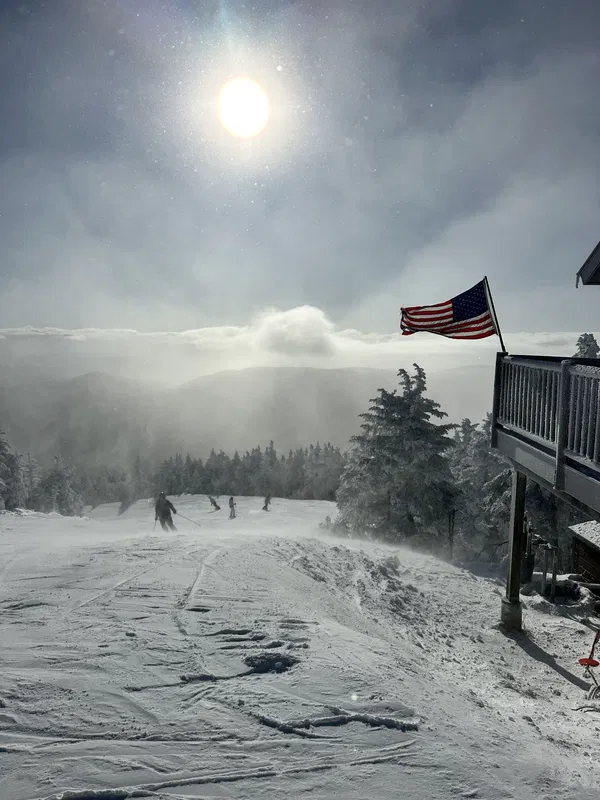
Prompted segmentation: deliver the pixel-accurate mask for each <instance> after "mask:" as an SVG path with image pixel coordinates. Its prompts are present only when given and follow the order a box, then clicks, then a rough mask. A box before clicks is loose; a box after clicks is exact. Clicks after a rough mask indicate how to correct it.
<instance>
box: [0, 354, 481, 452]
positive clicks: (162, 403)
mask: <svg viewBox="0 0 600 800" xmlns="http://www.w3.org/2000/svg"><path fill="white" fill-rule="evenodd" d="M396 386H397V378H396V373H395V371H393V370H380V369H315V368H299V367H298V368H296V367H276V368H275V367H273V368H270V367H269V368H252V369H243V370H231V371H226V372H219V373H214V374H211V375H207V376H204V377H202V378H199V379H196V380H194V381H193V382H191V383H187V384H184V385H183V386H179V387H177V388H173V389H170V390H165V389H164V388H160V387H157V386H155V385H152V384H150V383H147V382H142V381H132V380H126V379H123V378H117V377H114V376H111V375H107V374H103V373H98V372H94V373H89V374H85V375H80V376H78V377H74V378H70V379H66V380H53V379H46V380H38V381H35V380H33V378H31V377H28V378H23V377H22V378H21V380H17V381H13V383H12V384H4V383H3V384H2V386H1V387H0V428H3V429H4V430H6V433H7V434H8V436H9V438H10V439H11V441H12V442H13V443H14V445H15V446H16V447H17V448H18V449H19V450H20V451H21V452H31V453H32V455H35V456H36V457H37V458H38V459H39V460H40V461H41V462H42V463H47V462H48V461H49V460H50V459H51V458H52V456H53V455H54V454H55V453H60V454H61V455H62V456H63V457H64V458H65V459H66V460H67V461H69V462H71V463H74V464H77V465H81V466H84V465H85V466H92V465H94V466H97V465H102V464H113V465H116V464H122V465H127V464H130V463H131V461H132V460H133V459H134V458H135V455H136V454H137V453H140V455H142V456H143V457H145V458H149V459H150V460H151V461H152V462H154V463H156V462H158V461H160V460H162V459H163V458H165V457H168V456H170V455H173V454H174V453H175V452H184V453H185V452H187V451H189V452H190V453H192V454H193V455H196V456H202V457H204V456H206V455H208V453H209V452H210V450H211V448H213V447H214V448H215V449H223V450H225V451H226V452H233V451H234V450H235V449H239V450H241V451H244V450H246V449H250V448H251V447H254V446H256V445H257V444H266V443H268V442H269V441H270V440H271V439H272V440H273V441H274V442H275V446H276V447H277V449H278V450H279V451H282V452H283V451H286V450H288V449H289V448H295V447H299V446H306V445H308V444H310V443H316V442H317V441H320V442H325V441H330V442H332V443H334V444H337V445H340V446H341V447H345V446H346V445H347V442H348V440H349V438H350V436H351V435H352V434H353V433H356V432H357V431H358V429H359V426H360V419H359V418H358V415H359V414H360V413H362V412H363V411H366V410H367V408H368V401H369V399H370V398H372V397H374V396H375V394H376V393H377V390H378V389H379V388H381V387H385V388H387V389H393V388H395V387H396ZM429 390H430V394H431V396H432V397H433V398H434V399H436V400H437V401H438V402H440V403H441V405H442V408H443V409H444V410H446V411H448V412H449V414H450V418H451V420H452V421H458V420H460V419H461V418H462V417H463V416H471V417H472V418H473V419H480V418H482V417H483V415H484V414H485V412H486V411H488V410H489V408H490V402H491V390H492V375H491V369H488V368H479V367H475V368H465V369H462V368H461V369H455V370H448V371H443V372H440V373H437V374H435V375H431V376H430V377H429Z"/></svg>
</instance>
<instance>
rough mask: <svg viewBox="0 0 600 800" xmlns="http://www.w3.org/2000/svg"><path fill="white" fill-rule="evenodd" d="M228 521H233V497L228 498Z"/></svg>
mask: <svg viewBox="0 0 600 800" xmlns="http://www.w3.org/2000/svg"><path fill="white" fill-rule="evenodd" d="M229 519H235V501H234V499H233V497H230V498H229Z"/></svg>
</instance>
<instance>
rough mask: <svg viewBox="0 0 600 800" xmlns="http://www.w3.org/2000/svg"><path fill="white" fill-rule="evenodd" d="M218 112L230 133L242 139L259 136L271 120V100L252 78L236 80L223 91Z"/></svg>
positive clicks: (226, 85) (230, 82) (218, 104)
mask: <svg viewBox="0 0 600 800" xmlns="http://www.w3.org/2000/svg"><path fill="white" fill-rule="evenodd" d="M217 112H218V114H219V119H220V120H221V122H222V124H223V126H224V127H225V128H227V130H228V131H229V133H232V134H233V135H234V136H240V137H242V138H245V139H246V138H249V137H250V136H256V135H257V134H259V133H260V132H261V131H262V130H263V128H264V127H265V125H266V124H267V122H268V120H269V98H268V97H267V95H266V94H265V92H264V91H263V89H262V88H261V87H260V86H259V85H258V83H256V82H255V81H252V80H250V78H235V79H234V80H232V81H229V83H227V84H225V86H224V87H223V88H222V89H221V92H220V94H219V100H218V103H217Z"/></svg>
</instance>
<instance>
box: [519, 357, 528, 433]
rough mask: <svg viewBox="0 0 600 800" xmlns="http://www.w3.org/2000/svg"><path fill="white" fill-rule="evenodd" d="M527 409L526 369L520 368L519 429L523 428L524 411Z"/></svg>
mask: <svg viewBox="0 0 600 800" xmlns="http://www.w3.org/2000/svg"><path fill="white" fill-rule="evenodd" d="M526 408H527V367H521V401H520V403H519V428H523V427H524V426H525V409H526Z"/></svg>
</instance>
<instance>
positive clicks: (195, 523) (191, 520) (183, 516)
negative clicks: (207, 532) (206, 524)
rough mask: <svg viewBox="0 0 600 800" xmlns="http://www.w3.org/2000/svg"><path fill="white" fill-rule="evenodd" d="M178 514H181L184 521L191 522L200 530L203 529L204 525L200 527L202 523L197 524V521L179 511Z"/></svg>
mask: <svg viewBox="0 0 600 800" xmlns="http://www.w3.org/2000/svg"><path fill="white" fill-rule="evenodd" d="M177 513H178V514H179V516H180V517H181V518H182V519H187V521H188V522H191V523H192V525H197V526H198V527H199V528H201V527H202V525H200V523H199V522H196V521H195V520H193V519H190V518H189V517H186V516H185V515H184V514H181V513H180V512H179V511H178V512H177Z"/></svg>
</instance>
